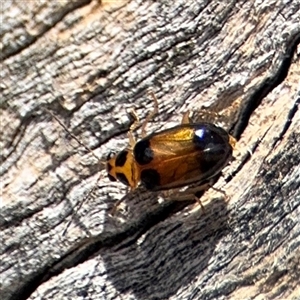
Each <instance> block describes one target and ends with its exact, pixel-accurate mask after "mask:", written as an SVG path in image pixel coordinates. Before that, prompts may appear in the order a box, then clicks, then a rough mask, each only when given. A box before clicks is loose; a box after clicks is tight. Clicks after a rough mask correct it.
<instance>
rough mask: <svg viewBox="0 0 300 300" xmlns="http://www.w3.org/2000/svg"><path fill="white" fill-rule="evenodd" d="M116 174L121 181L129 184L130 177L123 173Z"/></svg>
mask: <svg viewBox="0 0 300 300" xmlns="http://www.w3.org/2000/svg"><path fill="white" fill-rule="evenodd" d="M116 176H117V178H118V180H119V181H120V182H122V183H123V184H125V185H129V182H128V179H127V177H126V176H125V175H124V174H123V173H116Z"/></svg>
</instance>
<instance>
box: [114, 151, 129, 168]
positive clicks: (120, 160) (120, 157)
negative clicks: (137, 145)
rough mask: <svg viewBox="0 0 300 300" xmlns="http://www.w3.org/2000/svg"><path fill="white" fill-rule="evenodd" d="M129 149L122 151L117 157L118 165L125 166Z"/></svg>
mask: <svg viewBox="0 0 300 300" xmlns="http://www.w3.org/2000/svg"><path fill="white" fill-rule="evenodd" d="M127 154H128V151H126V150H123V151H121V152H120V153H119V154H118V155H117V157H116V167H123V166H124V165H125V162H126V159H127Z"/></svg>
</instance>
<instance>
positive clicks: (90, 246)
mask: <svg viewBox="0 0 300 300" xmlns="http://www.w3.org/2000/svg"><path fill="white" fill-rule="evenodd" d="M5 3H6V2H3V3H2V4H1V5H2V8H1V17H2V25H1V46H2V54H1V186H2V187H1V189H2V196H1V198H2V207H1V212H0V226H1V243H0V245H1V259H0V262H1V263H0V266H1V288H0V290H1V299H127V298H130V299H300V290H299V286H300V282H299V281H300V280H299V278H300V267H299V266H300V251H299V249H300V248H299V245H300V219H299V218H300V217H299V216H300V167H299V166H300V155H299V144H300V129H299V128H300V113H299V110H298V108H299V103H300V86H299V82H300V49H299V46H298V44H299V41H300V1H298V0H297V1H270V0H267V1H258V2H255V1H234V0H232V1H230V0H229V1H204V0H202V1H200V0H199V1H151V0H147V1H138V0H132V1H108V0H107V1H102V2H96V1H92V2H91V1H82V0H81V1H80V0H77V1H76V0H75V1H47V2H45V3H43V2H40V1H28V2H20V1H13V2H12V3H10V4H5ZM6 5H7V6H6ZM149 89H152V90H153V92H154V93H155V95H156V97H157V98H158V103H159V113H158V114H157V115H156V116H155V117H154V119H153V120H152V121H150V122H149V124H148V127H147V131H148V132H149V133H151V132H154V131H157V130H159V129H160V128H162V127H163V128H167V127H171V126H173V125H175V124H178V123H179V122H180V119H181V116H182V113H184V112H185V111H187V110H190V111H191V114H192V119H193V121H194V122H197V121H199V120H200V118H202V115H207V118H208V119H209V121H211V122H217V124H219V125H220V126H222V127H224V128H225V129H226V130H228V132H229V133H230V134H232V135H233V136H234V137H235V138H237V140H238V142H237V148H236V150H235V160H234V161H233V162H232V163H231V164H230V165H229V166H227V167H226V168H225V169H224V170H223V175H222V176H221V177H220V178H219V179H218V181H217V182H216V184H215V187H216V188H219V189H222V190H224V191H225V193H226V195H225V196H224V195H223V194H221V193H218V192H216V191H215V190H213V189H209V190H208V191H207V192H205V194H204V195H203V196H202V197H201V202H202V204H203V206H204V209H205V213H203V212H202V211H201V210H199V209H198V207H197V206H195V204H194V201H193V199H190V200H188V199H187V201H176V197H177V194H171V196H170V197H169V198H171V200H169V201H163V202H161V201H158V200H159V199H161V198H164V197H165V194H159V193H151V192H149V191H146V190H145V189H143V188H142V187H139V188H138V189H137V190H135V191H134V192H129V193H128V192H127V191H126V188H125V187H124V186H123V185H122V184H121V183H111V182H109V180H108V179H107V176H106V174H105V173H106V172H105V170H104V167H103V165H102V164H101V163H99V161H98V160H97V159H96V158H95V157H94V156H93V155H92V153H91V152H88V151H86V149H85V148H84V147H83V146H82V145H80V144H78V143H77V141H76V140H75V139H74V138H73V137H72V136H71V135H74V136H76V137H77V139H79V140H80V141H81V142H82V144H84V145H87V147H89V148H90V149H92V150H93V152H94V154H95V155H96V156H97V157H99V158H100V160H105V158H106V156H107V154H108V153H109V152H110V151H111V150H114V151H116V152H117V151H120V150H122V149H123V148H125V147H126V146H127V145H128V139H127V135H126V133H127V132H128V130H129V127H130V125H131V124H132V123H133V121H134V120H133V118H132V115H131V113H130V110H131V109H132V108H134V109H135V111H136V113H137V115H138V116H139V118H140V119H141V120H143V119H145V117H146V116H147V114H148V113H149V112H150V111H151V110H152V109H153V101H152V100H151V98H150V97H149V96H148V91H149ZM209 112H210V113H209ZM212 112H213V113H212ZM214 113H218V115H216V114H214ZM53 115H54V117H53ZM212 116H213V117H212ZM57 119H58V120H60V122H61V123H62V124H64V125H63V126H65V128H67V131H66V130H65V128H64V127H63V126H62V124H60V123H59V122H58V121H57ZM140 130H141V127H138V129H137V135H139V134H140ZM70 133H71V134H70ZM99 176H100V178H99ZM97 178H99V180H98V181H97ZM96 182H97V188H96V189H95V190H94V191H93V193H91V194H90V195H89V192H90V191H91V189H92V188H93V186H94V185H95V184H96ZM124 195H126V201H125V203H122V204H121V205H120V209H119V210H118V212H117V213H116V215H115V216H113V217H112V216H110V211H111V209H112V208H113V207H114V203H115V202H116V201H117V200H118V199H120V198H122V197H123V196H124ZM83 200H84V202H83V204H82V206H81V207H79V206H78V205H79V203H82V201H83ZM160 202H161V203H160ZM70 220H72V222H71V225H70V226H69V227H68V228H67V230H66V233H65V234H63V232H64V230H65V229H66V227H67V224H68V223H69V222H70Z"/></svg>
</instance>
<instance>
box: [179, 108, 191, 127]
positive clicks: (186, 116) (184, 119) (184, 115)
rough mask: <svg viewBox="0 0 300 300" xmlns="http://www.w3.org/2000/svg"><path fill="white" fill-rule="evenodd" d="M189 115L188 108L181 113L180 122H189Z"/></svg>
mask: <svg viewBox="0 0 300 300" xmlns="http://www.w3.org/2000/svg"><path fill="white" fill-rule="evenodd" d="M189 115H190V111H189V110H188V111H186V112H185V113H184V114H183V116H182V120H181V124H190V123H191V121H190V117H189Z"/></svg>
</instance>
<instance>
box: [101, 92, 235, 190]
mask: <svg viewBox="0 0 300 300" xmlns="http://www.w3.org/2000/svg"><path fill="white" fill-rule="evenodd" d="M152 96H153V98H154V100H155V103H156V107H157V100H156V98H155V95H154V94H152ZM155 111H157V109H156V110H155ZM153 114H155V112H153ZM148 120H149V117H148V118H147V119H146V121H145V123H144V124H143V128H142V132H143V135H144V136H143V138H142V139H141V140H139V141H138V142H135V140H134V138H133V135H132V130H131V131H130V132H129V141H130V146H129V147H127V148H125V149H124V150H122V151H120V152H119V153H118V154H116V155H111V154H109V155H108V157H107V162H106V170H107V174H108V178H109V179H110V180H111V181H117V180H118V181H120V182H122V183H123V184H125V185H127V186H128V187H130V189H131V190H134V189H135V188H136V187H137V186H138V185H139V183H141V184H142V185H144V186H145V187H146V189H148V190H151V191H160V190H167V189H173V188H179V187H183V186H187V185H190V184H192V183H195V182H199V183H200V185H201V183H204V182H207V181H208V180H210V179H212V178H214V177H215V176H217V175H218V174H220V173H221V170H222V169H223V168H224V167H225V166H226V165H227V163H228V162H229V161H230V159H231V158H232V152H233V149H234V146H235V143H236V140H235V139H234V138H233V137H232V136H231V135H229V134H228V133H227V132H226V131H225V130H224V129H223V128H221V127H218V126H216V125H214V124H213V123H208V122H199V123H192V122H190V120H189V117H188V112H187V113H185V114H184V116H183V118H182V122H181V124H180V125H177V126H175V127H172V128H168V129H165V130H161V131H158V132H154V133H152V134H150V135H148V136H146V135H145V132H144V129H145V126H146V123H147V122H148ZM134 127H135V126H134Z"/></svg>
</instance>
